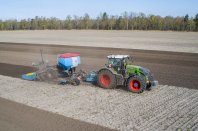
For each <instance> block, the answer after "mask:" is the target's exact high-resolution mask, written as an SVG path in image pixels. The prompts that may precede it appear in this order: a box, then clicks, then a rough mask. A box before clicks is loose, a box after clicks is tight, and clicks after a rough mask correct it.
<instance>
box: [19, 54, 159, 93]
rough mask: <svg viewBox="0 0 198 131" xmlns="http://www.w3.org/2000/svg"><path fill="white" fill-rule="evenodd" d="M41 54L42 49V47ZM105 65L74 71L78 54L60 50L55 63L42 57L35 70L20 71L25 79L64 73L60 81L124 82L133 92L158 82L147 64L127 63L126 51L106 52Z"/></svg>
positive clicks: (112, 84)
mask: <svg viewBox="0 0 198 131" xmlns="http://www.w3.org/2000/svg"><path fill="white" fill-rule="evenodd" d="M41 57H42V50H41ZM107 58H108V65H107V64H105V67H103V68H101V69H99V70H98V71H90V72H89V73H86V72H85V71H84V70H82V69H81V70H80V71H79V72H77V73H75V71H76V67H77V66H78V65H80V64H81V60H80V55H79V54H70V53H67V54H61V55H57V65H54V66H49V65H48V63H47V61H44V60H43V57H42V62H40V63H39V64H38V65H35V64H34V63H33V65H34V66H38V71H36V72H33V73H29V74H24V75H22V78H23V79H26V80H52V79H56V78H58V76H60V77H63V78H64V79H63V80H60V82H61V83H66V82H70V83H72V84H73V85H79V84H80V80H81V79H83V80H85V81H96V82H97V84H98V85H99V86H100V87H102V88H106V89H113V88H116V87H117V86H127V88H128V89H129V90H130V91H131V92H134V93H141V92H143V91H144V90H146V89H147V88H149V87H151V86H157V85H158V81H156V80H154V76H153V74H150V71H149V70H148V69H146V68H143V67H140V66H135V65H130V64H129V60H132V62H133V58H132V57H129V56H128V55H112V54H111V55H109V56H107Z"/></svg>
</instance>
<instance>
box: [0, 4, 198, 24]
mask: <svg viewBox="0 0 198 131" xmlns="http://www.w3.org/2000/svg"><path fill="white" fill-rule="evenodd" d="M0 1H1V2H0V19H1V20H9V19H18V21H20V20H21V19H28V18H35V16H39V17H41V16H43V17H47V18H50V17H56V18H59V19H61V20H65V19H66V16H67V15H70V16H71V17H72V18H74V17H73V16H74V15H77V16H84V14H85V13H88V14H89V16H90V18H93V19H95V18H96V17H97V16H98V15H99V14H100V13H104V12H106V13H107V14H108V15H114V16H116V15H118V16H120V15H121V14H122V13H123V12H125V11H126V12H128V13H130V12H136V13H140V12H142V13H144V14H145V15H149V14H153V15H160V16H162V17H165V16H173V17H177V16H185V15H186V14H188V15H189V16H190V17H191V16H192V17H195V15H196V14H197V13H198V0H31V1H29V0H0Z"/></svg>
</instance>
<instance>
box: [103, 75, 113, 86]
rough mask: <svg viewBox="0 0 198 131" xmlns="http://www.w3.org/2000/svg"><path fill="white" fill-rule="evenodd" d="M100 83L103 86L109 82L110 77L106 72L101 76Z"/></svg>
mask: <svg viewBox="0 0 198 131" xmlns="http://www.w3.org/2000/svg"><path fill="white" fill-rule="evenodd" d="M101 83H102V84H103V85H104V86H109V85H110V84H111V77H110V76H109V75H107V74H104V75H102V76H101Z"/></svg>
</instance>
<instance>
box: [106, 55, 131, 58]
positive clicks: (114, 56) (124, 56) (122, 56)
mask: <svg viewBox="0 0 198 131" xmlns="http://www.w3.org/2000/svg"><path fill="white" fill-rule="evenodd" d="M126 57H129V55H109V56H107V58H126Z"/></svg>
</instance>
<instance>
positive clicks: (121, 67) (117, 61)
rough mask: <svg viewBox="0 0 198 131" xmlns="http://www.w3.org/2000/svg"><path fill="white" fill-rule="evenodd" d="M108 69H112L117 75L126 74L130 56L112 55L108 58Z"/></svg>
mask: <svg viewBox="0 0 198 131" xmlns="http://www.w3.org/2000/svg"><path fill="white" fill-rule="evenodd" d="M107 58H108V59H109V60H108V67H109V68H112V69H113V70H114V71H115V72H116V73H117V74H124V73H125V70H126V65H128V64H129V56H128V55H110V56H107Z"/></svg>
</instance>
